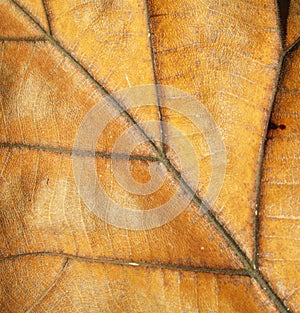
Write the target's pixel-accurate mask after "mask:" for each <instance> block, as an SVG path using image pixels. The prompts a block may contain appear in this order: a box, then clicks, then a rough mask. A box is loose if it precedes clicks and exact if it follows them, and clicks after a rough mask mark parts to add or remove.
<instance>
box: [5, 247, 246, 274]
mask: <svg viewBox="0 0 300 313" xmlns="http://www.w3.org/2000/svg"><path fill="white" fill-rule="evenodd" d="M30 256H56V257H66V258H67V259H70V260H75V261H81V262H90V263H102V264H114V265H124V266H140V267H146V268H163V269H168V270H174V271H186V272H194V273H212V274H220V275H239V276H249V274H248V272H247V271H246V270H244V269H231V268H211V267H200V266H199V267H197V266H186V265H176V264H166V263H149V262H134V261H130V260H116V259H105V258H92V257H87V256H80V255H75V254H70V253H64V252H51V251H46V252H44V251H36V252H27V253H26V252H25V253H19V254H15V255H9V256H6V257H4V258H0V262H3V261H6V260H13V259H18V258H24V257H30Z"/></svg>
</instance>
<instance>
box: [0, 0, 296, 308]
mask: <svg viewBox="0 0 300 313" xmlns="http://www.w3.org/2000/svg"><path fill="white" fill-rule="evenodd" d="M298 11H299V1H298V0H292V1H291V4H290V8H289V12H288V15H287V16H286V17H283V15H282V14H281V15H280V14H279V13H280V12H278V9H277V6H276V4H275V3H273V2H271V1H267V0H265V1H258V0H252V1H247V2H244V1H240V0H234V1H223V2H216V1H209V0H206V1H201V2H199V1H196V0H189V1H187V2H182V1H179V0H176V1H152V0H150V1H148V2H147V3H146V2H140V1H138V0H129V1H126V2H124V1H118V0H107V1H106V0H101V1H84V0H78V1H55V0H22V1H21V0H19V1H15V0H0V41H1V46H0V103H1V111H0V117H1V119H0V149H1V154H0V182H1V185H0V207H1V210H0V226H1V228H0V237H1V241H0V254H1V260H0V264H1V265H0V281H1V283H0V286H1V289H0V290H1V292H0V295H1V302H0V308H1V309H0V311H1V312H77V311H78V312H178V313H179V312H222V313H223V312H249V313H250V312H251V313H254V312H291V311H293V312H300V309H299V304H300V276H299V261H300V255H299V251H300V249H299V248H300V247H299V245H298V243H299V238H300V226H299V205H300V201H299V200H300V199H299V190H298V186H299V177H298V176H299V175H298V173H299V164H298V161H299V151H298V147H299V142H298V141H299V131H300V128H299V123H298V117H299V114H300V113H299V105H298V103H299V99H298V98H299V95H300V91H299V89H300V86H299V84H300V81H299V68H300V54H299V51H298V46H299V39H298V38H299V35H300V30H299V24H300V17H299V12H298ZM280 16H281V22H280V18H279V17H280ZM284 18H285V19H287V20H286V21H285V20H283V19H284ZM283 25H286V30H284V29H281V28H282V27H283ZM285 34H286V38H283V37H282V36H285ZM284 45H285V46H284ZM283 46H284V47H283ZM156 83H159V84H162V85H169V86H172V87H175V88H179V89H181V90H184V91H185V92H187V93H189V94H191V95H193V96H195V97H196V98H197V99H198V100H199V101H200V102H201V103H203V104H204V105H205V106H206V107H207V109H208V110H209V111H210V113H211V114H212V116H213V118H214V120H215V121H216V123H217V125H218V127H219V128H220V131H221V134H222V137H223V140H224V144H225V147H226V151H227V165H226V175H225V180H224V183H223V187H222V189H221V192H220V194H219V196H218V198H217V200H216V202H215V203H206V202H205V203H203V202H202V201H201V199H205V191H206V190H207V186H208V184H209V180H210V179H209V178H210V175H211V172H212V164H211V157H210V151H209V149H208V146H207V143H206V142H205V138H204V137H203V135H202V134H201V133H199V132H197V130H195V126H194V125H192V123H191V122H190V121H189V120H188V119H186V118H183V117H182V116H181V115H179V114H178V113H175V112H174V111H171V110H168V109H167V108H166V107H164V103H161V102H160V100H159V99H158V98H157V97H156V96H154V97H153V99H151V103H152V106H150V107H147V108H140V109H139V110H131V111H129V112H128V113H129V115H123V116H120V117H119V118H117V119H116V120H114V121H112V122H111V123H109V124H108V126H107V127H106V129H105V131H104V132H103V134H102V136H101V137H100V140H99V142H98V146H97V153H96V166H97V172H98V174H99V177H100V181H101V184H102V185H103V186H104V189H105V190H106V191H107V193H108V195H109V197H110V198H112V199H114V200H115V201H116V202H118V203H119V204H120V205H121V206H129V207H131V208H133V209H137V210H142V209H144V210H145V209H148V208H151V207H153V206H156V205H159V204H161V203H164V202H165V201H168V199H169V198H170V197H171V196H172V195H173V194H174V193H175V192H176V190H178V189H180V188H183V191H185V192H189V191H188V188H186V187H185V185H184V184H182V181H181V180H180V177H179V176H178V175H177V172H176V168H175V165H173V164H176V162H177V160H176V156H175V155H174V153H173V152H172V151H171V150H169V148H168V146H172V143H173V141H177V140H178V138H174V137H172V136H171V135H170V133H169V129H168V128H162V130H163V135H162V138H163V139H164V140H165V143H166V144H167V150H166V151H167V154H166V155H163V156H162V154H161V151H162V150H161V145H160V143H156V142H155V143H154V144H155V146H154V147H153V145H151V142H150V141H149V142H148V144H146V145H144V146H140V147H137V148H136V149H135V151H134V156H133V157H132V159H131V160H130V161H129V162H130V166H131V169H132V175H133V177H134V178H135V179H136V180H137V181H140V182H143V183H144V182H147V181H148V180H149V166H150V165H151V164H153V163H156V162H158V161H160V162H161V163H163V164H164V165H165V166H166V167H167V169H168V170H169V174H168V176H167V179H166V181H165V182H164V184H163V186H162V187H161V189H160V190H158V191H157V192H155V193H154V194H153V195H151V196H149V197H143V196H140V195H134V194H132V193H129V192H126V191H124V190H123V189H122V188H121V186H120V185H119V184H118V183H117V181H116V179H115V178H114V175H113V173H112V163H113V159H115V158H117V159H118V162H120V163H122V162H123V163H124V162H126V161H125V160H124V159H123V158H122V157H121V156H122V155H114V154H112V148H113V145H114V143H115V142H116V140H117V139H118V137H119V136H120V135H121V134H122V132H123V131H124V130H125V129H126V128H128V127H130V126H131V124H132V122H133V120H134V121H135V122H136V123H141V122H143V121H149V120H156V121H158V122H159V121H164V122H166V123H168V125H173V126H175V127H177V128H178V129H179V130H180V131H181V132H182V133H183V134H185V135H186V136H187V137H188V138H189V140H190V142H191V143H192V145H193V149H194V151H195V152H196V154H197V156H198V159H199V168H200V169H201V184H203V185H204V188H203V189H199V190H196V191H197V195H196V196H195V197H194V198H193V201H192V203H191V204H190V205H189V207H188V208H187V209H186V210H184V211H183V213H181V214H180V215H179V216H178V217H177V218H175V219H174V220H172V221H171V222H170V223H167V224H165V225H164V226H162V227H158V228H154V229H151V230H144V231H133V230H126V229H120V228H117V227H114V226H112V225H109V224H107V223H105V222H104V221H102V220H101V219H99V218H98V217H96V216H95V215H94V214H93V213H92V212H91V211H90V210H89V209H88V208H87V207H86V206H85V204H84V203H83V201H82V200H81V198H80V196H79V194H78V190H77V186H76V183H75V179H74V175H73V171H72V157H71V154H72V147H73V144H74V140H75V135H76V132H77V130H78V127H79V125H80V123H81V121H82V119H83V118H84V116H85V115H86V114H87V112H89V110H90V109H91V108H93V107H94V106H95V105H96V104H97V103H99V101H101V99H103V97H105V96H107V95H109V94H111V93H113V92H115V91H118V90H121V89H124V88H127V87H132V86H137V85H144V84H156ZM116 108H117V109H118V103H117V105H116V106H112V107H111V110H112V111H113V110H116ZM193 110H196V111H197V110H198V109H197V108H193ZM199 110H200V108H199ZM271 112H272V115H271ZM270 115H271V119H270ZM269 119H270V123H269ZM157 125H159V123H157V124H156V126H155V127H154V129H151V132H153V133H156V134H158V136H160V134H161V128H160V127H159V126H157ZM268 125H269V131H268ZM136 132H139V130H136ZM140 135H141V134H140ZM265 143H266V145H265ZM152 148H154V149H152ZM163 148H164V147H163ZM121 152H122V151H121ZM84 157H85V156H83V158H84ZM168 158H170V160H169V159H168ZM170 162H171V163H170ZM181 162H187V163H188V162H189V155H188V154H187V156H186V159H185V160H181ZM201 206H202V208H203V206H204V207H205V208H206V209H207V210H208V211H207V213H206V214H204V215H203V214H201V213H200V208H201Z"/></svg>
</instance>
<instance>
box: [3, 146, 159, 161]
mask: <svg viewBox="0 0 300 313" xmlns="http://www.w3.org/2000/svg"><path fill="white" fill-rule="evenodd" d="M0 148H9V149H13V148H19V149H28V150H36V151H46V152H53V153H59V154H69V155H71V154H73V155H77V156H82V157H101V158H104V159H121V160H122V159H126V160H128V159H129V160H137V161H150V162H157V161H158V159H157V158H156V157H154V156H150V155H135V154H131V155H126V154H121V153H106V152H102V151H87V150H76V149H68V148H62V147H53V146H42V145H32V144H26V143H18V142H15V143H11V142H0Z"/></svg>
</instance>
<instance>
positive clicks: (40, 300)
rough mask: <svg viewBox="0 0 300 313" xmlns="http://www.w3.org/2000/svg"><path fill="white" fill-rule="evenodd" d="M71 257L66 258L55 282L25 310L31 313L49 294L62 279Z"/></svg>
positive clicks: (26, 312)
mask: <svg viewBox="0 0 300 313" xmlns="http://www.w3.org/2000/svg"><path fill="white" fill-rule="evenodd" d="M68 262H69V259H68V258H66V260H65V262H64V264H63V266H62V268H61V270H60V272H59V273H58V274H57V276H56V277H55V279H54V280H53V282H52V283H51V284H50V286H49V287H48V288H47V289H46V290H45V291H44V292H43V293H42V294H41V295H40V297H38V299H37V300H36V301H35V302H34V303H33V304H32V305H31V307H30V308H29V309H27V310H26V311H25V313H30V312H32V310H33V309H34V308H36V307H37V306H38V305H39V304H40V303H41V302H42V301H43V299H44V298H45V297H46V296H47V295H48V294H49V292H50V291H51V290H52V289H53V288H54V287H55V285H56V284H57V282H58V281H59V280H60V279H61V277H62V275H63V273H64V272H65V270H66V268H67V266H68Z"/></svg>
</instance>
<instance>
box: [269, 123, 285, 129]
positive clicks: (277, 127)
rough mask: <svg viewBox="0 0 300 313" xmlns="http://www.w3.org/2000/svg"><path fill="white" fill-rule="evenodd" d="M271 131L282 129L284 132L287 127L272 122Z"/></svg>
mask: <svg viewBox="0 0 300 313" xmlns="http://www.w3.org/2000/svg"><path fill="white" fill-rule="evenodd" d="M269 129H281V130H283V129H286V126H285V125H284V124H280V125H277V124H275V123H273V122H270V124H269Z"/></svg>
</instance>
